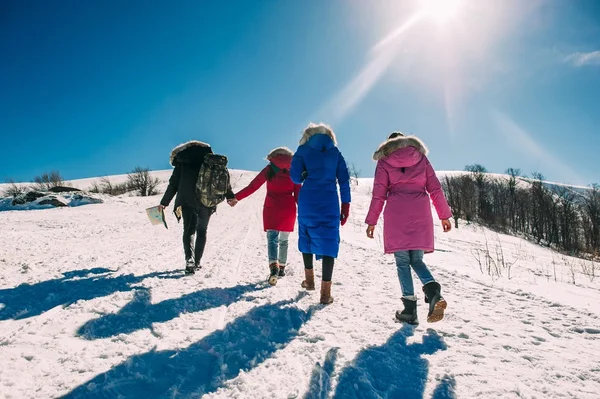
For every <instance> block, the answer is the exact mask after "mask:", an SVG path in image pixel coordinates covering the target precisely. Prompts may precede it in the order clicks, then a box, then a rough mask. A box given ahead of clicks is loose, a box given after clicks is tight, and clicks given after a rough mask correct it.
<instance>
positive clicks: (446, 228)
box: [442, 219, 452, 233]
mask: <svg viewBox="0 0 600 399" xmlns="http://www.w3.org/2000/svg"><path fill="white" fill-rule="evenodd" d="M442 227H443V228H444V233H447V232H449V231H450V230H452V223H450V220H449V219H443V220H442Z"/></svg>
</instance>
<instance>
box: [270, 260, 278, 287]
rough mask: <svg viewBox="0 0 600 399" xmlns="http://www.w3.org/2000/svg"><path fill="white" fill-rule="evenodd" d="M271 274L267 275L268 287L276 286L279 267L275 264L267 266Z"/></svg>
mask: <svg viewBox="0 0 600 399" xmlns="http://www.w3.org/2000/svg"><path fill="white" fill-rule="evenodd" d="M269 270H270V272H271V274H270V275H269V285H275V284H277V275H278V274H279V265H278V264H277V263H271V264H270V265H269Z"/></svg>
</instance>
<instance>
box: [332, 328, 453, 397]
mask: <svg viewBox="0 0 600 399" xmlns="http://www.w3.org/2000/svg"><path fill="white" fill-rule="evenodd" d="M412 335H414V327H413V326H409V325H408V324H405V325H403V327H402V328H401V329H400V330H399V331H398V332H396V333H394V335H392V336H391V337H390V339H389V340H388V341H387V342H386V343H385V344H383V345H382V346H377V347H371V348H367V349H364V350H363V351H361V352H360V353H359V354H358V356H357V357H356V359H355V360H354V361H353V362H352V364H351V365H349V366H347V367H346V368H344V369H343V370H342V371H341V372H340V376H339V380H338V385H337V387H336V391H335V397H336V398H403V399H421V398H423V394H424V391H425V384H426V383H427V374H428V372H429V362H428V361H427V360H426V359H423V358H422V357H421V356H422V355H431V354H434V353H435V352H437V351H439V350H445V349H446V344H445V343H444V340H443V339H442V337H440V336H439V335H438V334H437V333H436V332H435V331H434V330H431V329H429V330H427V333H426V334H425V335H424V336H423V343H413V344H407V342H406V341H407V339H408V338H409V337H411V336H412ZM438 388H440V387H438ZM442 389H443V388H441V390H442ZM436 391H437V389H436ZM440 394H443V392H441V391H440ZM448 397H450V396H448ZM436 398H440V399H441V398H444V396H436Z"/></svg>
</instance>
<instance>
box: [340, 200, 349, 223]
mask: <svg viewBox="0 0 600 399" xmlns="http://www.w3.org/2000/svg"><path fill="white" fill-rule="evenodd" d="M348 216H350V204H342V212H341V214H340V223H342V226H343V225H345V224H346V222H347V221H348Z"/></svg>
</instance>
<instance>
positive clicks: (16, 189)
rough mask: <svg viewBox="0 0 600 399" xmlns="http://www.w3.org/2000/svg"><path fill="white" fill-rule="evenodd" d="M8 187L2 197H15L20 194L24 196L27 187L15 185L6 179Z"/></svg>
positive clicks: (12, 181) (11, 180)
mask: <svg viewBox="0 0 600 399" xmlns="http://www.w3.org/2000/svg"><path fill="white" fill-rule="evenodd" d="M6 183H8V187H7V188H5V189H4V193H3V194H4V196H6V197H17V196H19V195H21V194H25V192H26V191H27V187H26V186H23V185H19V184H17V183H15V181H14V180H13V179H6Z"/></svg>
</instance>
